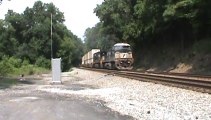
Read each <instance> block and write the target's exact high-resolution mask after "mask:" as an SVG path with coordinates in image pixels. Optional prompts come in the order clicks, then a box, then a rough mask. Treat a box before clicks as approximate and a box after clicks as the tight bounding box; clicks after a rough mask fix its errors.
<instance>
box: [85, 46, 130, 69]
mask: <svg viewBox="0 0 211 120" xmlns="http://www.w3.org/2000/svg"><path fill="white" fill-rule="evenodd" d="M133 61H134V60H133V55H132V50H131V47H130V45H129V44H127V43H116V44H115V45H114V46H113V47H112V49H111V50H108V51H102V50H100V49H92V50H91V51H89V52H88V53H86V54H85V55H84V56H83V57H82V66H85V67H93V68H106V69H118V70H131V69H132V68H133Z"/></svg>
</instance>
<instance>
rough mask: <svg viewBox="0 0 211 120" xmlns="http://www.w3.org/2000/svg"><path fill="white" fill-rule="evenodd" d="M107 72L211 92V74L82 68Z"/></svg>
mask: <svg viewBox="0 0 211 120" xmlns="http://www.w3.org/2000/svg"><path fill="white" fill-rule="evenodd" d="M81 69H87V70H92V71H97V72H103V73H107V74H112V75H117V76H122V77H126V78H130V79H135V80H140V81H146V82H154V83H159V84H164V85H169V86H174V87H181V88H185V89H191V90H195V91H199V92H205V93H211V76H202V75H192V74H184V73H183V74H178V73H165V72H164V73H153V72H137V71H117V70H106V69H93V68H81Z"/></svg>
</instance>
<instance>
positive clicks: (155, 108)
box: [36, 69, 211, 120]
mask: <svg viewBox="0 0 211 120" xmlns="http://www.w3.org/2000/svg"><path fill="white" fill-rule="evenodd" d="M65 75H66V76H65V81H66V82H67V81H68V76H67V75H69V76H70V77H69V80H71V84H81V85H87V86H93V88H92V87H85V88H83V89H78V90H72V89H67V87H64V86H57V87H56V86H51V85H45V86H39V87H37V88H36V89H37V90H39V91H45V92H51V93H57V94H68V95H79V96H83V97H88V98H91V99H96V100H103V101H105V105H106V106H107V107H109V108H111V109H112V110H114V111H118V112H120V113H121V114H123V115H129V116H132V117H134V118H135V119H140V120H181V119H182V120H196V119H199V120H209V119H211V95H210V94H205V93H200V92H195V91H190V90H184V89H181V88H176V87H168V86H164V85H160V84H154V83H148V82H140V81H136V80H132V79H126V78H122V77H117V76H113V75H107V74H102V73H98V72H92V71H87V70H81V69H73V71H72V72H69V73H65ZM74 78H75V79H76V80H75V81H74ZM62 80H63V79H62Z"/></svg>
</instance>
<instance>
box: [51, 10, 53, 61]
mask: <svg viewBox="0 0 211 120" xmlns="http://www.w3.org/2000/svg"><path fill="white" fill-rule="evenodd" d="M52 36H53V25H52V13H51V59H52V58H53V39H52Z"/></svg>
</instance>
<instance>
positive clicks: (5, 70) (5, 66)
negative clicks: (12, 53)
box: [0, 56, 13, 76]
mask: <svg viewBox="0 0 211 120" xmlns="http://www.w3.org/2000/svg"><path fill="white" fill-rule="evenodd" d="M12 72H13V65H12V64H11V63H10V62H9V58H8V57H5V56H4V57H3V58H2V60H1V61H0V76H7V75H8V74H10V73H12Z"/></svg>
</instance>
